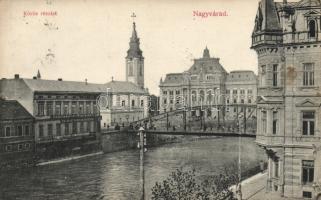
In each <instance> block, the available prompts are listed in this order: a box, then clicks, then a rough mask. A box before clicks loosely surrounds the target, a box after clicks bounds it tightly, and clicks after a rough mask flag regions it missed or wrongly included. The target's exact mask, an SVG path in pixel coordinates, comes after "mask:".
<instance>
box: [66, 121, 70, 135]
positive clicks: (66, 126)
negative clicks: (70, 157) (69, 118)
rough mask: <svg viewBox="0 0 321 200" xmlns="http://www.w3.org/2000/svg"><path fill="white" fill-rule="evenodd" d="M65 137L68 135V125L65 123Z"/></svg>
mask: <svg viewBox="0 0 321 200" xmlns="http://www.w3.org/2000/svg"><path fill="white" fill-rule="evenodd" d="M65 135H69V123H65Z"/></svg>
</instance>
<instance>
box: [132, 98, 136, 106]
mask: <svg viewBox="0 0 321 200" xmlns="http://www.w3.org/2000/svg"><path fill="white" fill-rule="evenodd" d="M134 106H135V100H134V99H133V100H132V107H134Z"/></svg>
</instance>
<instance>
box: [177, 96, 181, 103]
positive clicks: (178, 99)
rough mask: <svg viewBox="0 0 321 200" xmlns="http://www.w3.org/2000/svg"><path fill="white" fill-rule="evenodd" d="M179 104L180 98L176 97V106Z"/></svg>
mask: <svg viewBox="0 0 321 200" xmlns="http://www.w3.org/2000/svg"><path fill="white" fill-rule="evenodd" d="M179 102H180V98H179V96H178V97H176V104H179Z"/></svg>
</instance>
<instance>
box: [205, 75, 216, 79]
mask: <svg viewBox="0 0 321 200" xmlns="http://www.w3.org/2000/svg"><path fill="white" fill-rule="evenodd" d="M206 79H207V80H214V76H212V75H207V76H206Z"/></svg>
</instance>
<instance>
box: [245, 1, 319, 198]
mask: <svg viewBox="0 0 321 200" xmlns="http://www.w3.org/2000/svg"><path fill="white" fill-rule="evenodd" d="M320 16H321V6H320V1H319V0H301V1H298V2H287V1H286V0H284V1H283V2H274V1H273V0H261V1H260V2H259V6H258V10H257V15H256V18H255V27H254V30H253V34H252V47H251V48H252V49H254V50H255V51H256V53H257V56H258V100H257V107H258V110H257V120H258V121H257V124H258V125H257V138H256V142H257V143H258V145H260V146H262V147H263V148H264V149H265V150H266V153H267V155H268V178H267V190H268V191H269V192H272V193H274V194H275V195H279V196H284V197H288V198H289V199H303V198H307V199H318V200H319V199H321V140H320V137H321V132H320V130H321V109H320V105H321V88H320V87H321V71H320V67H321V39H320V38H321V29H320V27H321V21H320V19H321V18H320Z"/></svg>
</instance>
